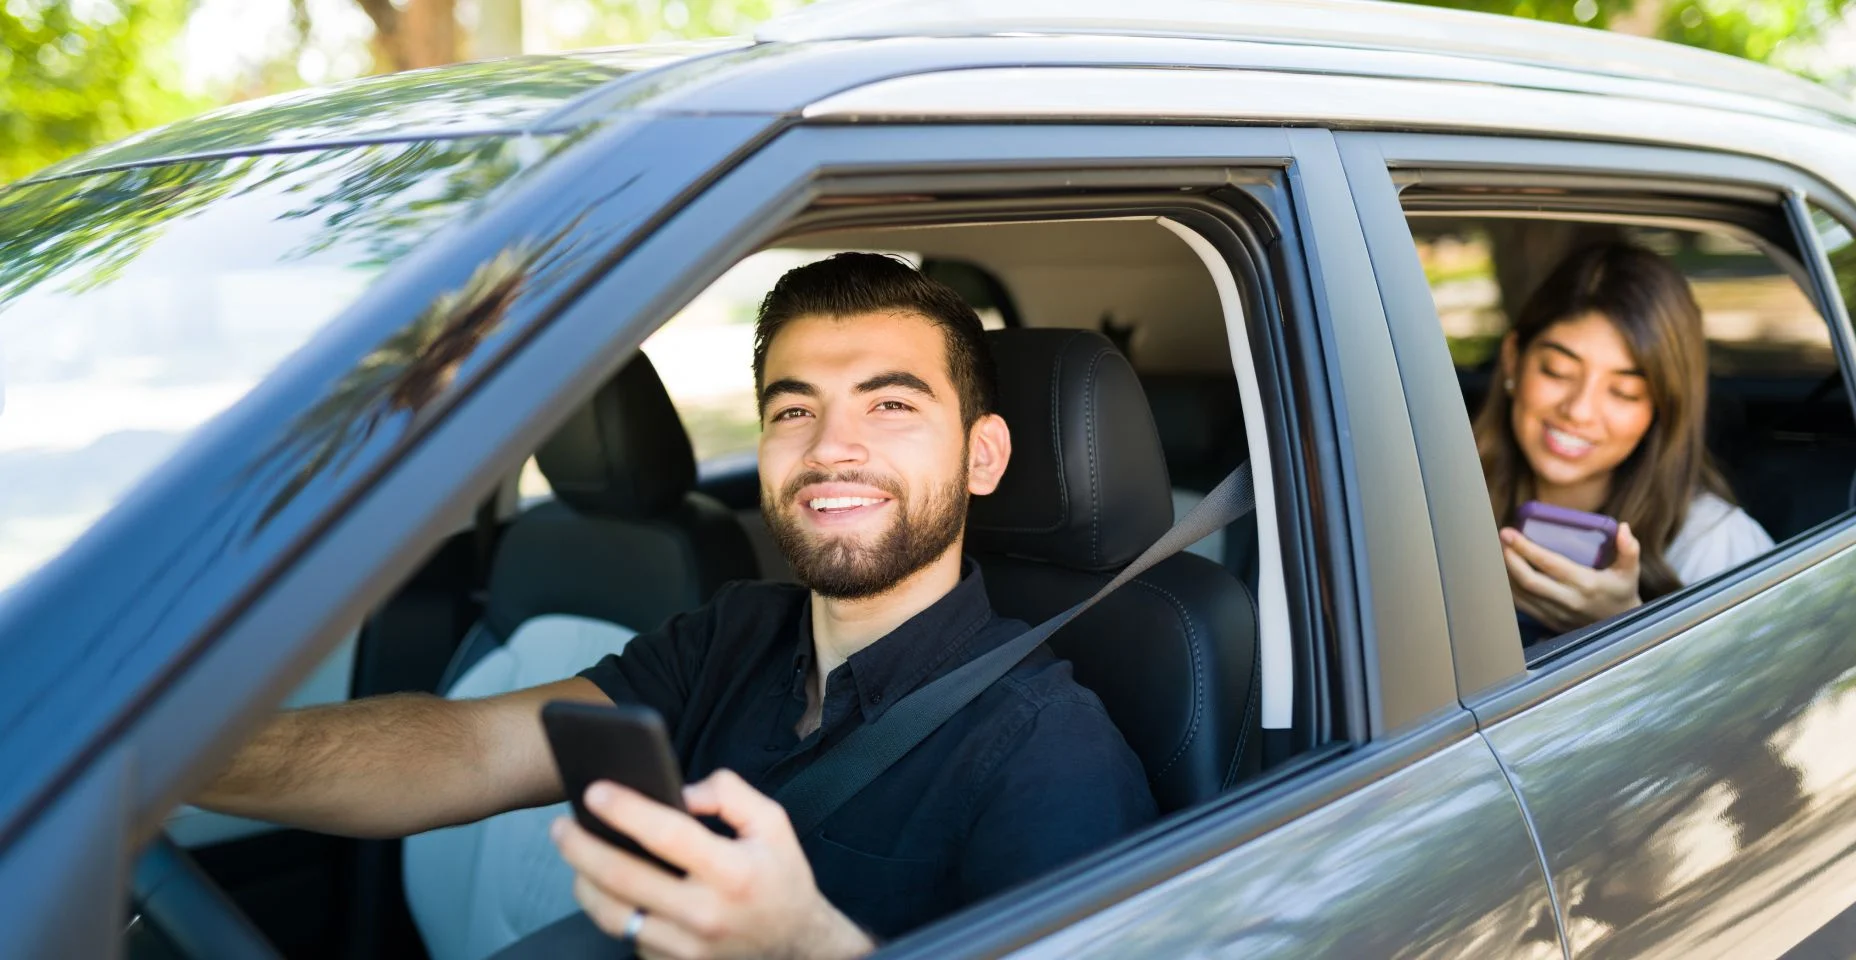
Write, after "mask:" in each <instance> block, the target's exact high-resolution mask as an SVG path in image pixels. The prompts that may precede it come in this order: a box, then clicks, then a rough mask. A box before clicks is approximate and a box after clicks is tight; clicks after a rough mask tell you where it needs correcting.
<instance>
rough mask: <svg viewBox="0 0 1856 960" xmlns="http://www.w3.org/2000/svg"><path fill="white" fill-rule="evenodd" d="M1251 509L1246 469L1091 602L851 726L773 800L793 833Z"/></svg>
mask: <svg viewBox="0 0 1856 960" xmlns="http://www.w3.org/2000/svg"><path fill="white" fill-rule="evenodd" d="M1254 509H1256V489H1255V485H1254V483H1253V480H1252V478H1251V475H1250V464H1249V463H1248V462H1246V463H1244V464H1243V465H1242V466H1239V467H1238V468H1237V469H1236V470H1233V471H1231V475H1230V476H1228V477H1225V478H1224V480H1223V481H1221V482H1220V483H1219V484H1218V486H1216V487H1214V488H1212V492H1210V493H1208V494H1206V495H1205V499H1204V500H1201V501H1199V503H1198V505H1197V506H1195V507H1193V508H1192V509H1191V510H1189V511H1187V513H1186V515H1185V516H1184V517H1181V518H1180V520H1179V522H1177V523H1175V524H1173V526H1172V527H1171V528H1170V529H1168V530H1167V532H1165V533H1163V534H1161V535H1160V539H1158V540H1155V541H1154V542H1153V545H1152V546H1150V547H1148V548H1147V549H1146V550H1144V551H1142V552H1141V555H1140V556H1138V557H1135V558H1134V561H1133V562H1132V563H1130V564H1128V565H1127V566H1126V567H1124V568H1123V569H1122V571H1121V572H1120V573H1118V574H1116V575H1115V578H1114V579H1113V580H1110V581H1109V582H1108V583H1106V584H1104V585H1103V587H1102V589H1100V590H1097V591H1096V592H1095V595H1094V596H1091V597H1090V598H1088V599H1087V600H1084V601H1082V602H1080V603H1078V604H1076V605H1075V606H1073V607H1071V608H1069V609H1068V610H1065V611H1063V612H1062V613H1059V614H1057V615H1056V616H1054V617H1051V618H1050V619H1049V620H1046V621H1044V622H1043V623H1040V624H1038V625H1037V626H1035V627H1032V628H1030V629H1028V630H1026V631H1025V632H1024V633H1021V634H1019V635H1018V636H1017V637H1014V638H1012V639H1011V640H1010V641H1007V642H1006V643H1003V644H1000V645H999V646H997V647H994V648H993V649H992V650H989V651H987V652H986V653H985V654H982V655H981V656H979V657H976V658H974V659H973V660H971V661H969V662H968V663H966V664H963V665H962V666H960V667H958V668H956V669H954V670H952V671H950V672H949V673H947V674H944V675H943V676H941V677H940V678H938V679H936V680H935V681H933V682H932V683H928V684H925V685H923V686H922V687H920V688H919V689H917V690H916V691H915V692H914V693H911V694H909V695H908V696H906V697H903V698H902V699H901V700H898V701H896V704H895V705H894V706H892V707H890V708H889V710H888V711H887V712H885V713H884V714H883V716H882V717H880V718H878V719H877V721H876V722H875V723H871V724H867V725H865V726H862V727H858V728H857V729H855V730H852V731H851V732H850V733H848V734H846V735H845V737H844V739H843V740H841V741H839V742H838V744H837V745H836V746H834V747H832V748H831V749H830V750H827V751H825V753H824V755H823V756H821V757H819V758H818V759H817V760H816V761H814V762H813V763H812V765H811V766H809V767H807V768H805V769H804V770H801V771H799V773H798V775H796V776H794V777H793V779H791V780H788V781H787V782H786V783H785V784H784V785H783V786H781V787H780V789H778V790H776V791H774V793H773V799H774V800H777V801H779V803H780V805H781V806H783V807H785V808H786V815H787V817H788V818H789V819H791V820H792V823H793V832H794V833H796V834H797V835H798V836H799V837H800V838H801V839H803V838H805V837H806V836H808V835H810V834H811V833H812V832H813V831H814V830H817V829H818V828H819V825H820V824H822V823H824V822H825V818H826V817H829V816H831V814H832V813H834V812H836V811H837V809H838V808H839V807H841V806H843V805H844V803H845V801H847V800H849V799H851V798H852V797H854V796H856V795H857V794H858V793H859V792H860V791H862V790H863V788H865V787H867V786H869V785H870V784H871V783H872V782H873V781H875V780H876V778H877V777H879V776H881V775H882V773H883V771H885V770H888V769H889V768H890V767H891V766H893V765H894V764H895V762H896V761H898V760H901V759H902V758H903V756H905V755H906V754H908V752H909V751H910V750H913V749H915V747H916V745H917V744H919V743H921V742H922V741H923V740H926V739H928V736H929V735H930V734H932V733H934V732H935V731H936V730H938V729H940V727H941V725H942V724H944V723H946V722H947V721H948V720H949V719H951V718H952V717H953V716H954V714H956V713H958V712H960V708H962V707H964V706H966V705H967V704H969V703H971V702H973V700H974V698H976V697H978V696H979V695H980V694H981V693H984V692H985V691H986V689H987V688H988V687H990V686H992V685H993V684H994V683H996V682H998V680H999V678H1001V677H1003V676H1005V675H1006V674H1007V673H1009V672H1011V669H1012V668H1013V667H1015V666H1017V665H1018V662H1019V661H1020V660H1023V659H1024V658H1025V657H1027V656H1029V655H1030V653H1031V651H1033V650H1035V649H1037V647H1038V644H1041V643H1043V642H1044V641H1045V640H1047V639H1049V638H1050V636H1051V635H1052V634H1054V633H1056V632H1057V631H1058V630H1060V629H1062V628H1063V626H1064V625H1065V624H1067V623H1069V622H1070V621H1071V620H1074V619H1076V618H1077V617H1078V616H1080V615H1081V614H1082V612H1083V611H1085V610H1088V609H1089V608H1090V607H1093V606H1095V604H1096V602H1097V601H1099V600H1101V599H1102V598H1103V597H1106V596H1108V595H1109V594H1110V593H1113V592H1115V590H1116V589H1117V588H1119V587H1120V586H1121V585H1122V584H1124V583H1127V582H1128V581H1130V580H1133V579H1134V578H1135V577H1138V576H1140V575H1141V574H1142V573H1145V572H1146V571H1147V570H1148V569H1149V568H1151V567H1153V565H1154V564H1156V563H1159V562H1160V561H1162V560H1165V559H1166V558H1168V557H1170V556H1172V555H1174V554H1176V553H1179V552H1180V551H1182V550H1184V549H1186V548H1187V547H1189V546H1191V545H1193V544H1195V543H1197V542H1199V541H1200V540H1203V539H1205V538H1206V537H1208V536H1210V535H1211V534H1212V533H1214V532H1216V531H1217V530H1219V529H1221V528H1223V527H1226V526H1229V525H1230V524H1231V523H1233V522H1235V521H1236V520H1238V519H1239V518H1240V517H1243V516H1244V515H1245V514H1247V513H1249V512H1250V511H1252V510H1254Z"/></svg>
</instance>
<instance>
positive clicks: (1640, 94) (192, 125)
mask: <svg viewBox="0 0 1856 960" xmlns="http://www.w3.org/2000/svg"><path fill="white" fill-rule="evenodd" d="M1117 38H1120V39H1117ZM755 41H758V43H756V42H755ZM910 41H913V42H916V43H918V44H919V43H931V44H933V51H932V53H931V54H925V53H922V52H921V51H920V50H918V51H917V54H918V55H916V56H913V57H910V56H898V57H893V58H892V57H884V56H869V57H860V56H858V54H859V53H860V52H861V51H862V50H863V49H867V50H868V51H870V52H876V51H891V50H893V48H891V47H886V46H885V45H886V44H896V43H907V42H910ZM1118 44H1119V46H1117V45H1118ZM750 45H752V47H753V49H752V50H751V51H747V53H748V55H746V56H740V57H729V56H719V57H712V58H709V59H710V60H711V62H713V63H715V65H716V66H715V69H713V70H702V71H690V72H689V74H688V75H690V76H697V75H703V74H707V76H705V77H704V79H705V81H706V80H710V79H714V78H715V76H717V75H721V76H726V75H727V74H729V73H731V72H734V73H739V74H742V75H743V77H744V79H745V78H751V79H749V80H748V82H744V83H737V84H732V85H728V84H724V85H721V86H720V89H718V90H714V91H712V93H711V94H710V95H709V96H705V97H700V98H697V99H696V100H695V101H693V102H692V101H691V100H690V99H689V98H686V97H684V96H682V95H683V94H685V93H687V92H688V88H689V87H690V86H699V85H700V84H684V83H682V82H680V81H679V80H678V79H677V78H676V77H674V76H671V75H666V74H664V73H658V74H655V75H657V76H664V77H665V79H664V81H663V82H660V83H652V82H649V81H644V80H641V79H640V77H639V75H640V74H649V73H651V72H652V71H653V70H654V69H656V68H661V67H666V66H669V65H671V64H676V63H681V62H686V61H689V60H692V59H699V58H702V56H703V55H704V54H725V53H726V52H727V51H741V50H742V48H746V47H749V46H750ZM1008 47H1009V49H1008ZM1111 48H1114V49H1113V50H1111ZM1002 51H1003V55H1005V56H1007V57H1008V58H1009V59H1011V60H1012V62H1014V63H1016V64H1019V65H1022V66H1025V67H1036V66H1038V65H1040V64H1042V65H1044V66H1051V67H1057V66H1060V67H1067V68H1076V67H1091V66H1111V65H1113V66H1124V67H1125V66H1134V65H1136V64H1134V63H1132V62H1129V60H1128V57H1135V58H1137V59H1140V60H1142V61H1143V62H1148V61H1151V64H1150V65H1154V66H1164V65H1168V64H1177V65H1189V66H1209V65H1211V64H1210V62H1208V61H1205V59H1204V58H1205V56H1206V54H1207V52H1208V51H1214V53H1213V59H1216V60H1217V61H1219V63H1218V64H1217V65H1218V66H1222V67H1226V68H1232V67H1235V68H1240V69H1249V68H1255V69H1262V70H1274V71H1283V70H1285V69H1287V70H1293V71H1300V72H1306V73H1312V74H1321V75H1328V76H1355V77H1361V78H1372V77H1399V78H1405V79H1415V80H1437V81H1447V82H1450V83H1453V84H1462V83H1465V82H1469V83H1481V84H1487V85H1490V86H1495V87H1517V88H1520V87H1527V88H1534V89H1542V88H1546V89H1560V90H1567V91H1578V92H1582V93H1595V94H1600V95H1609V96H1614V97H1618V98H1622V99H1635V100H1642V101H1645V102H1650V103H1655V102H1668V103H1690V104H1698V105H1706V106H1712V107H1716V108H1720V107H1725V108H1727V109H1729V110H1733V111H1738V112H1742V113H1750V114H1764V115H1767V116H1773V117H1779V118H1782V119H1787V120H1792V121H1804V122H1808V123H1815V124H1830V125H1835V126H1847V125H1850V124H1853V123H1856V104H1852V102H1851V101H1849V100H1847V99H1845V98H1843V97H1842V96H1840V95H1838V94H1836V93H1835V92H1833V91H1831V90H1830V89H1828V88H1826V87H1823V86H1820V85H1817V84H1814V83H1811V82H1809V81H1807V80H1804V79H1802V78H1799V77H1796V76H1793V75H1791V74H1787V73H1784V72H1782V71H1779V70H1775V69H1772V68H1770V67H1766V66H1762V65H1760V64H1756V63H1752V62H1750V61H1746V60H1742V59H1739V58H1737V57H1730V56H1726V55H1723V54H1717V53H1712V52H1709V51H1705V50H1699V49H1695V48H1692V47H1684V46H1680V45H1677V44H1672V43H1665V42H1662V41H1656V40H1648V39H1644V38H1640V37H1632V36H1625V35H1621V34H1615V33H1610V32H1607V31H1603V30H1594V29H1589V28H1585V27H1573V26H1566V25H1561V24H1551V23H1540V22H1537V21H1531V20H1523V19H1519V18H1514V17H1503V16H1496V15H1491V14H1479V13H1470V12H1464V11H1456V10H1445V9H1438V8H1432V7H1421V6H1414V5H1410V4H1403V3H1384V2H1378V0H1143V2H1142V3H1141V4H1139V5H1137V6H1135V7H1133V8H1132V10H1131V9H1130V6H1129V5H1128V4H1127V3H1126V2H1125V0H823V2H820V3H817V4H814V5H813V6H810V7H806V8H803V9H801V10H799V11H797V12H795V13H792V14H788V15H786V16H782V17H778V18H775V19H773V20H771V21H769V22H768V23H766V24H764V25H763V26H762V28H761V29H760V30H759V31H758V32H757V33H756V35H755V37H754V38H753V40H750V39H748V38H727V39H721V40H710V41H692V42H681V43H669V44H652V45H645V46H636V47H620V48H610V49H604V50H588V51H578V52H573V53H564V54H547V55H533V56H525V57H514V58H509V59H504V60H490V61H478V62H474V63H465V64H456V65H453V66H448V67H440V68H434V69H430V70H417V71H409V72H405V73H399V74H391V75H387V76H380V77H369V78H365V79H362V80H357V81H352V82H349V83H345V84H337V85H334V86H330V87H323V88H317V89H312V90H305V91H298V92H295V93H291V94H285V95H281V96H278V97H271V98H266V99H264V100H257V101H251V102H248V103H242V104H236V105H233V106H231V107H227V108H224V109H221V110H216V111H212V112H209V113H206V114H202V115H200V116H198V117H194V118H192V119H188V120H183V121H180V122H178V123H174V124H170V125H168V126H166V127H162V128H159V129H157V130H153V131H149V132H147V133H143V134H140V135H137V136H134V137H131V138H129V139H127V140H123V141H120V142H118V143H116V144H112V145H110V146H106V147H103V148H101V149H98V150H95V151H92V152H90V153H87V154H84V155H82V156H80V157H77V158H74V159H72V160H67V161H65V162H63V163H60V164H57V165H55V166H53V167H50V168H47V169H46V170H44V171H42V172H40V173H39V174H36V175H34V176H32V177H29V178H27V180H28V181H31V180H42V179H48V178H52V177H59V176H70V175H76V174H82V173H89V172H95V171H99V170H105V169H112V168H117V167H124V166H133V165H138V164H145V163H151V162H156V161H162V160H175V159H182V158H196V157H211V156H227V155H237V154H246V153H257V152H264V151H271V150H289V149H304V148H309V147H330V146H342V145H351V144H358V143H374V142H382V141H404V140H420V139H434V138H452V137H461V136H472V135H511V134H523V133H564V132H567V131H569V130H572V129H574V128H576V127H579V126H582V125H584V124H586V123H589V122H595V121H597V120H600V119H606V118H610V117H612V116H614V115H617V114H620V113H623V112H625V111H628V110H635V109H639V108H646V107H667V108H669V109H672V110H676V109H678V108H680V107H682V108H688V109H694V110H696V111H697V112H712V111H718V110H720V111H729V112H734V111H740V112H769V111H771V112H788V113H794V114H797V113H799V112H801V111H803V110H804V109H805V108H806V107H808V106H810V105H811V103H812V102H816V101H818V100H821V99H824V98H826V97H830V96H833V95H836V94H840V93H844V92H847V91H849V90H852V89H855V88H857V87H859V86H863V85H868V84H875V83H880V82H883V81H889V80H895V79H898V78H900V77H906V76H909V75H911V74H926V73H936V72H939V73H946V72H947V71H956V70H960V69H965V68H983V67H996V66H998V65H999V63H998V58H999V57H1000V56H1001V55H1002ZM1116 51H1119V52H1116ZM765 52H772V53H776V54H779V53H782V52H806V53H810V54H812V56H811V58H810V59H811V60H812V61H813V62H808V59H809V58H808V57H807V56H796V57H791V58H785V57H782V56H764V55H760V54H763V53H765ZM897 52H901V51H897ZM840 54H848V55H846V56H839V55H840ZM830 58H836V59H837V60H838V61H839V63H838V65H837V66H836V67H834V68H832V69H823V68H822V67H821V64H820V63H819V62H817V61H819V60H821V59H830ZM782 59H787V60H789V63H790V68H789V71H788V72H789V73H798V74H806V75H807V76H808V82H807V83H803V84H796V85H781V84H766V83H763V82H761V74H764V71H765V70H766V69H768V64H770V63H772V64H774V67H773V69H779V64H778V61H780V60H782ZM737 67H738V68H739V69H737ZM782 97H784V98H785V99H784V100H783V99H781V98H782ZM789 100H796V101H797V102H787V101H789Z"/></svg>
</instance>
